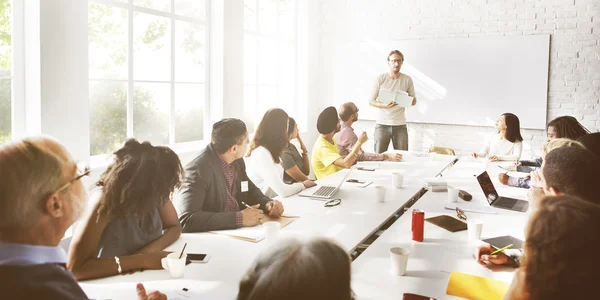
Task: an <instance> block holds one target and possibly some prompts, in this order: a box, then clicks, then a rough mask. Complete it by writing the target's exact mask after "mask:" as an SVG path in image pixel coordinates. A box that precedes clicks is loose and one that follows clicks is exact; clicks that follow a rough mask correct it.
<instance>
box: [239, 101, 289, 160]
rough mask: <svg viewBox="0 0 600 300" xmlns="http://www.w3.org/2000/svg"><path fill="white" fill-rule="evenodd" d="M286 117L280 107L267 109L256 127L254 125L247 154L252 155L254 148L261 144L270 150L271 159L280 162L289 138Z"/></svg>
mask: <svg viewBox="0 0 600 300" xmlns="http://www.w3.org/2000/svg"><path fill="white" fill-rule="evenodd" d="M288 119H289V117H288V114H287V113H286V112H285V111H284V110H283V109H281V108H272V109H269V110H267V112H266V113H265V115H264V116H263V118H262V120H261V121H260V123H259V124H258V127H256V131H255V132H254V138H253V139H252V142H251V143H250V149H249V150H248V155H247V156H248V157H249V156H250V155H252V151H254V149H256V148H258V147H260V146H263V147H265V148H267V150H269V152H271V156H272V157H273V161H274V162H275V163H280V162H281V159H280V157H281V154H282V153H283V149H284V148H285V146H287V144H288V142H289V139H290V136H289V135H288V134H287V132H288Z"/></svg>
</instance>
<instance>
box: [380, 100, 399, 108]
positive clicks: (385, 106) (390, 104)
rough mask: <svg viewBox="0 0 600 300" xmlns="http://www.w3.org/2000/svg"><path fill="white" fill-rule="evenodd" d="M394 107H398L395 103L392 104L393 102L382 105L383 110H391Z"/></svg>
mask: <svg viewBox="0 0 600 300" xmlns="http://www.w3.org/2000/svg"><path fill="white" fill-rule="evenodd" d="M396 105H398V104H397V103H396V102H394V101H390V102H388V103H387V104H384V106H383V107H384V108H392V107H394V106H396Z"/></svg>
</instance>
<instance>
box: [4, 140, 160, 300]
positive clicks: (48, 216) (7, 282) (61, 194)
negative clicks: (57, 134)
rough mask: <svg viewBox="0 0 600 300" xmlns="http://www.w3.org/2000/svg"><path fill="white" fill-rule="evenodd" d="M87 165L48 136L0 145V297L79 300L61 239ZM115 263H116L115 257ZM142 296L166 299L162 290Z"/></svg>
mask: <svg viewBox="0 0 600 300" xmlns="http://www.w3.org/2000/svg"><path fill="white" fill-rule="evenodd" d="M89 173H90V170H89V167H85V166H81V165H78V164H77V162H76V161H75V160H74V159H73V157H72V156H71V154H70V153H69V151H67V149H66V148H65V147H64V146H63V145H61V144H60V143H59V142H58V141H56V140H55V139H53V138H50V137H47V136H40V137H28V138H25V139H20V140H14V141H11V142H8V143H5V144H2V145H0V279H2V280H0V290H2V299H49V300H80V299H81V300H83V299H88V296H86V294H85V293H84V292H83V290H82V289H81V287H80V286H79V284H78V283H77V281H76V280H75V278H74V277H73V275H72V274H71V272H69V270H67V268H66V263H67V254H66V252H65V251H64V250H63V248H62V247H61V246H59V243H60V242H61V240H62V239H63V238H64V236H65V232H66V231H67V229H69V228H70V227H71V226H72V225H73V223H74V222H75V221H77V219H79V217H80V216H81V215H82V214H83V212H84V211H85V206H86V203H87V201H88V195H87V192H86V189H85V186H84V184H83V183H82V182H81V179H82V178H83V177H85V176H87V175H89ZM113 267H114V268H116V267H117V265H116V263H114V261H113ZM136 289H137V294H138V298H139V299H141V300H166V299H167V297H166V296H165V295H164V294H161V293H160V292H157V291H155V292H152V293H150V294H147V293H146V290H145V288H144V286H143V285H141V284H139V283H138V285H137V288H136Z"/></svg>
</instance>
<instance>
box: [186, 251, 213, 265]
mask: <svg viewBox="0 0 600 300" xmlns="http://www.w3.org/2000/svg"><path fill="white" fill-rule="evenodd" d="M187 259H189V260H191V261H192V262H193V263H205V262H208V260H209V259H210V255H208V254H200V253H188V254H187Z"/></svg>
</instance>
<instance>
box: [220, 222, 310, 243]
mask: <svg viewBox="0 0 600 300" xmlns="http://www.w3.org/2000/svg"><path fill="white" fill-rule="evenodd" d="M299 218H300V217H297V216H281V217H271V216H265V217H264V218H263V219H262V220H261V222H260V223H261V224H260V225H256V226H254V227H242V228H238V229H229V230H215V231H210V233H215V234H222V235H228V236H230V237H232V238H235V239H239V240H243V241H247V242H252V243H258V242H260V241H262V240H264V239H265V229H264V228H263V226H262V224H263V223H265V222H269V221H275V222H279V223H280V224H281V228H283V227H285V226H287V225H289V224H290V223H292V222H294V221H296V220H298V219H299Z"/></svg>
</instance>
